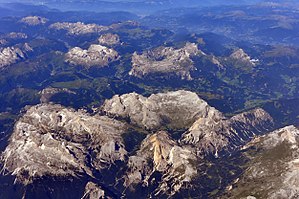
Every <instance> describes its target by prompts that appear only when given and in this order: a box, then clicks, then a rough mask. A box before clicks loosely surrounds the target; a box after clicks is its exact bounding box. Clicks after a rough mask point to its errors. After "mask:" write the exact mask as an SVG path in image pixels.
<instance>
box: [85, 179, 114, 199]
mask: <svg viewBox="0 0 299 199" xmlns="http://www.w3.org/2000/svg"><path fill="white" fill-rule="evenodd" d="M106 198H108V199H109V198H110V197H106V196H105V191H104V190H103V189H102V188H101V187H100V186H98V185H96V184H95V183H93V182H88V183H87V184H86V186H85V192H84V195H83V197H82V199H106Z"/></svg>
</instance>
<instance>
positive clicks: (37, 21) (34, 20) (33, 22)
mask: <svg viewBox="0 0 299 199" xmlns="http://www.w3.org/2000/svg"><path fill="white" fill-rule="evenodd" d="M48 21H49V20H48V19H47V18H44V17H39V16H27V17H24V18H22V19H21V21H20V22H21V23H24V24H26V25H29V26H37V25H42V24H45V23H47V22H48Z"/></svg>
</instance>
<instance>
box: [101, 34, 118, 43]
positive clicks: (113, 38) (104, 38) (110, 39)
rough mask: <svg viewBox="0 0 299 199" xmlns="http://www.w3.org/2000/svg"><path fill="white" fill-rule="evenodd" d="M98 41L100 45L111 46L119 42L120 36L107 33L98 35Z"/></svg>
mask: <svg viewBox="0 0 299 199" xmlns="http://www.w3.org/2000/svg"><path fill="white" fill-rule="evenodd" d="M99 43H100V44H101V45H108V46H113V45H117V44H120V38H119V36H118V35H117V34H111V33H107V34H103V35H101V36H100V38H99Z"/></svg>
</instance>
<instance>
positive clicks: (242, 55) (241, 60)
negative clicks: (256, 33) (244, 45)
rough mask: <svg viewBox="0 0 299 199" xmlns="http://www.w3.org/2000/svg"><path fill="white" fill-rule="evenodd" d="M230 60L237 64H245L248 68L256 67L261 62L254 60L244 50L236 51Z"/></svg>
mask: <svg viewBox="0 0 299 199" xmlns="http://www.w3.org/2000/svg"><path fill="white" fill-rule="evenodd" d="M229 58H230V59H231V60H233V61H234V62H236V64H243V65H244V64H245V65H247V66H252V67H253V66H255V65H256V64H257V63H258V62H259V60H257V59H252V58H251V57H250V56H249V55H248V54H247V53H246V52H245V51H244V50H243V49H241V48H240V49H238V50H236V51H234V52H233V53H232V54H231V55H230V56H229Z"/></svg>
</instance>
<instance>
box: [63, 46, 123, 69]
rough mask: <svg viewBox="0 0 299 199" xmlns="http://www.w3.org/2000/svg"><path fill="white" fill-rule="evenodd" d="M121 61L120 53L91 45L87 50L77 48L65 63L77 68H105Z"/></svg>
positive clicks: (69, 53) (71, 52)
mask: <svg viewBox="0 0 299 199" xmlns="http://www.w3.org/2000/svg"><path fill="white" fill-rule="evenodd" d="M118 59H119V55H118V53H117V52H116V51H115V50H114V49H111V48H107V47H105V46H102V45H95V44H93V45H91V46H90V47H89V48H88V49H87V50H83V49H82V48H79V47H75V48H72V49H71V50H70V51H69V52H68V53H67V54H66V55H65V61H66V62H68V63H70V64H72V65H76V66H84V67H86V68H90V67H94V66H97V67H104V66H108V65H109V64H110V63H112V62H114V61H116V60H118Z"/></svg>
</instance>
